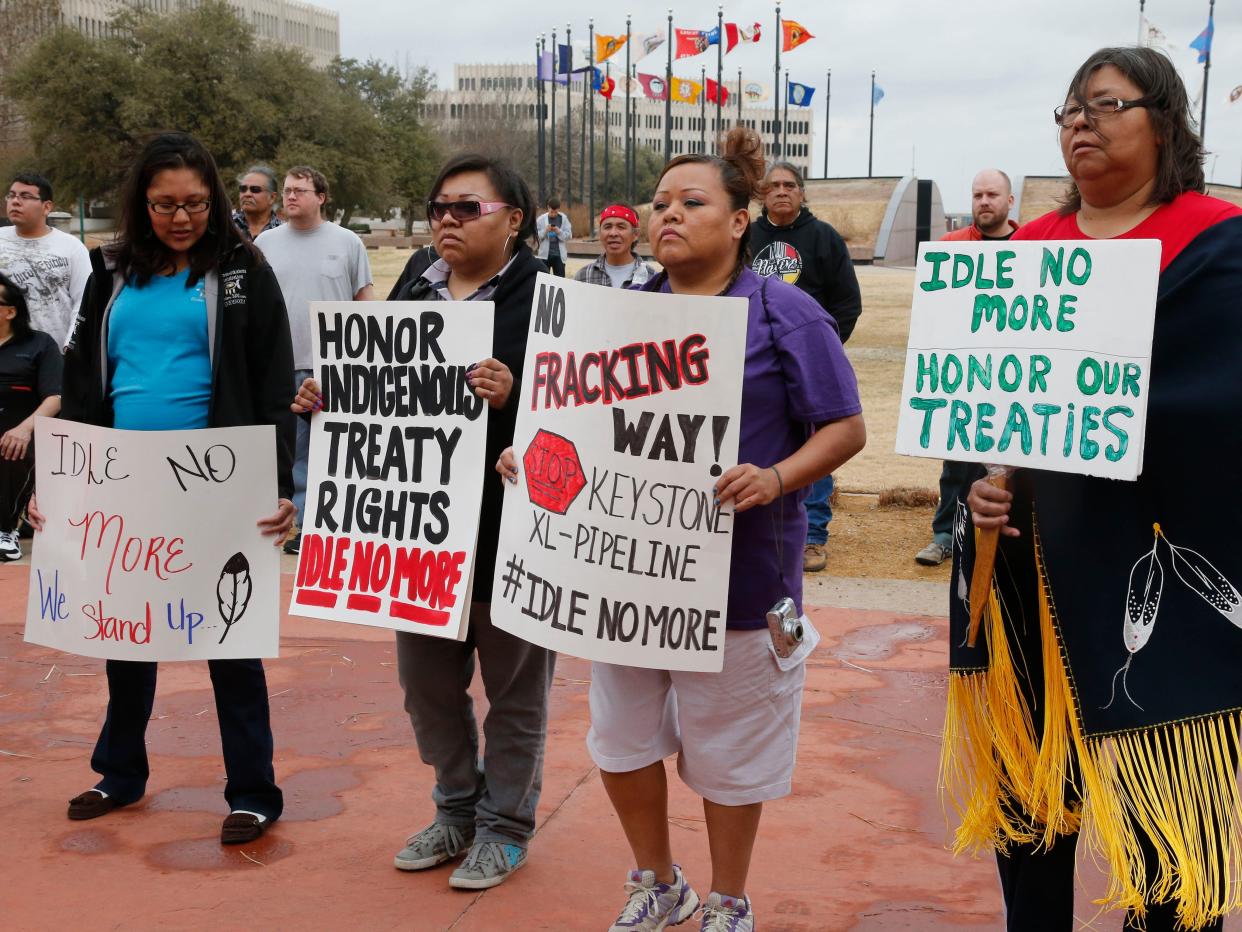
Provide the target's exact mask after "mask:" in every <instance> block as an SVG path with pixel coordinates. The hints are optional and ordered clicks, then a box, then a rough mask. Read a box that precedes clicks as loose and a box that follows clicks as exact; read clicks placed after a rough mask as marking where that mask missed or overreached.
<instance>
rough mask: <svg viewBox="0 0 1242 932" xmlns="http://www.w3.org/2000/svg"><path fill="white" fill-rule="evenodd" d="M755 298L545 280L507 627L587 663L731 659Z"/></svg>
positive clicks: (502, 607) (663, 664) (509, 569)
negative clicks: (749, 323)
mask: <svg viewBox="0 0 1242 932" xmlns="http://www.w3.org/2000/svg"><path fill="white" fill-rule="evenodd" d="M746 319H747V303H746V301H745V300H743V299H741V298H699V297H680V296H673V295H660V294H648V293H643V292H635V291H623V290H619V289H614V288H602V287H600V286H598V285H587V284H584V283H580V282H574V281H566V280H564V279H560V278H554V277H552V276H550V275H540V276H539V278H538V284H537V286H536V291H535V299H534V306H533V308H532V312H531V330H530V339H529V342H528V343H527V347H526V363H525V372H524V375H523V379H522V385H521V392H522V394H521V398H520V399H519V401H520V404H521V407H520V408H519V409H518V418H517V428H516V431H515V434H514V451H515V453H516V455H517V457H518V461H519V471H520V475H519V479H518V483H517V484H516V485H506V489H505V503H504V512H503V515H502V519H501V527H500V542H499V552H498V554H497V557H496V575H495V578H494V581H493V585H492V621H493V623H495V624H496V625H497V626H498V627H500V628H503V629H504V630H506V631H509V632H510V633H512V634H515V635H517V636H518V637H521V638H524V639H525V640H528V641H531V642H533V643H535V644H540V645H542V646H544V647H548V648H551V649H553V650H556V651H560V652H562V653H566V654H570V655H572V656H575V657H585V658H587V659H589V660H602V661H607V662H610V663H619V664H625V665H628V666H637V667H654V668H658V669H667V670H701V671H709V672H710V671H717V670H720V669H721V666H722V664H723V663H724V636H725V621H726V611H727V603H728V592H729V556H730V547H731V541H732V532H733V511H732V509H731V508H728V507H726V508H721V507H720V506H718V505H715V504H714V503H713V498H714V496H713V494H712V487H713V485H714V483H715V479H716V476H717V475H719V474H720V473H721V472H722V471H723V469H728V468H730V467H732V466H733V465H734V464H735V463H736V462H737V449H738V416H739V411H740V409H741V401H742V373H743V365H744V361H745V355H746Z"/></svg>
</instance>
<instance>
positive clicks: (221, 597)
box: [216, 552, 254, 644]
mask: <svg viewBox="0 0 1242 932" xmlns="http://www.w3.org/2000/svg"><path fill="white" fill-rule="evenodd" d="M253 589H254V584H253V583H252V582H251V581H250V561H249V560H247V559H246V555H245V554H244V553H241V552H238V553H235V554H233V555H232V556H231V557H229V558H228V560H227V562H225V564H224V569H222V570H220V579H219V581H218V582H217V583H216V607H217V608H218V609H219V611H220V618H221V619H222V620H223V621H224V633H223V634H222V635H220V643H221V644H223V643H224V639H225V638H226V637H228V636H229V631H231V630H232V628H233V625H235V624H237V623H238V622H239V621H241V617H242V615H244V614H246V606H248V605H249V604H250V593H251V592H252V591H253Z"/></svg>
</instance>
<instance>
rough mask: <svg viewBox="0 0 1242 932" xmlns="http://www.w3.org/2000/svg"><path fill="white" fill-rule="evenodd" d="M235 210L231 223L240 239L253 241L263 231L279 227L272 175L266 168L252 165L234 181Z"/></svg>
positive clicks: (273, 175) (276, 199) (274, 178)
mask: <svg viewBox="0 0 1242 932" xmlns="http://www.w3.org/2000/svg"><path fill="white" fill-rule="evenodd" d="M238 189H239V195H240V196H239V197H238V200H237V203H238V205H239V206H238V208H237V210H235V211H233V222H234V223H235V224H237V229H239V230H241V234H242V236H244V237H245V238H246V239H250V240H253V239H254V238H255V237H256V236H258V235H259V234H260V233H262V232H263V231H264V230H271V229H273V228H275V227H278V226H280V224H281V220H280V217H278V216H276V204H277V202H278V201H279V200H280V196H279V195H278V194H277V193H276V173H275V172H274V171H272V170H271V169H270V168H268V167H267V166H266V165H252V166H251V167H250V168H248V169H246V173H245V174H244V175H242V176H241V178H240V179H238Z"/></svg>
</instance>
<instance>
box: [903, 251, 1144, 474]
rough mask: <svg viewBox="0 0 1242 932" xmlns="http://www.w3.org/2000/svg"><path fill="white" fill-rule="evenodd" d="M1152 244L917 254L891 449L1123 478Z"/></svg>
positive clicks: (1135, 413)
mask: <svg viewBox="0 0 1242 932" xmlns="http://www.w3.org/2000/svg"><path fill="white" fill-rule="evenodd" d="M1159 267H1160V243H1159V242H1158V241H1156V240H1106V241H1101V240H1073V241H1067V242H1046V243H1045V242H1012V241H1010V242H1000V243H981V242H936V243H924V244H923V245H922V246H921V247H920V249H919V258H918V265H917V267H916V269H915V279H914V302H913V306H912V308H911V311H910V342H909V347H908V349H907V351H906V368H905V376H904V379H903V383H902V391H901V413H900V415H899V417H898V423H897V452H898V453H906V454H910V455H912V456H930V457H934V458H936V459H946V460H964V461H968V462H977V463H997V464H1000V465H1006V466H1024V467H1029V468H1033V469H1050V470H1055V471H1058V472H1072V473H1079V474H1082V475H1089V476H1105V477H1108V478H1112V479H1136V478H1138V475H1139V473H1140V471H1141V470H1142V465H1143V440H1144V434H1145V425H1146V419H1147V386H1148V380H1149V377H1150V373H1149V369H1150V362H1151V341H1152V331H1153V328H1154V325H1155V309H1156V280H1157V277H1158V275H1159Z"/></svg>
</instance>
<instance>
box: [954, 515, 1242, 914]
mask: <svg viewBox="0 0 1242 932" xmlns="http://www.w3.org/2000/svg"><path fill="white" fill-rule="evenodd" d="M1035 554H1036V557H1035V558H1036V562H1037V566H1038V569H1039V577H1040V581H1041V584H1040V591H1039V624H1040V641H1041V649H1042V654H1043V666H1044V684H1043V687H1044V688H1043V697H1044V709H1043V740H1042V741H1041V742H1039V744H1038V745H1037V744H1036V739H1035V729H1034V726H1033V723H1032V717H1031V715H1032V713H1031V710H1030V709H1029V708H1028V707H1027V703H1026V701H1025V699H1024V697H1023V695H1022V691H1021V688H1020V687H1019V683H1018V677H1017V671H1016V668H1015V665H1014V657H1013V655H1012V653H1011V651H1010V646H1009V642H1008V639H1007V638H1006V636H1005V626H1004V624H1003V623H1002V620H1001V606H1000V601H999V599H998V598H997V595H996V591H995V588H993V590H992V591H991V593H990V594H989V598H988V605H987V609H986V611H985V612H984V619H983V625H984V630H985V635H986V637H987V645H988V669H987V670H986V671H953V672H951V675H950V677H949V690H948V708H947V711H946V716H945V725H944V736H943V741H942V744H941V752H940V790H941V798H942V800H943V801H944V802H946V803H947V804H948V805H950V806H951V807H952V808H953V809H954V810H955V812H956V814H957V817H958V820H959V825H958V828H957V831H956V833H955V835H954V841H953V850H954V853H960V852H962V851H970V852H971V853H972V854H976V855H977V854H979V853H980V852H981V851H982V850H984V849H987V848H992V849H995V850H1003V849H1004V848H1005V847H1006V846H1007V845H1008V844H1010V843H1024V844H1030V843H1037V844H1039V845H1040V846H1046V847H1050V846H1051V845H1052V844H1053V843H1054V842H1055V841H1056V839H1057V838H1058V837H1059V836H1062V835H1067V834H1072V833H1074V832H1077V831H1079V829H1080V828H1081V831H1082V835H1083V838H1084V839H1085V840H1086V841H1087V843H1088V845H1089V846H1090V848H1091V850H1092V851H1093V852H1095V853H1097V854H1098V855H1100V856H1101V857H1102V858H1103V860H1104V862H1105V863H1106V864H1107V865H1108V869H1109V887H1108V892H1107V894H1106V895H1105V897H1104V898H1103V899H1102V900H1100V901H1099V903H1100V905H1103V906H1105V907H1106V908H1110V909H1112V908H1121V909H1130V910H1134V911H1135V912H1136V913H1137V914H1139V915H1140V916H1141V915H1142V914H1143V911H1144V906H1143V903H1144V900H1149V901H1151V902H1166V901H1176V903H1177V914H1178V919H1179V920H1180V922H1181V924H1182V926H1183V927H1185V928H1187V929H1197V928H1200V927H1202V926H1203V925H1205V924H1207V923H1208V922H1211V921H1212V920H1214V919H1216V918H1218V917H1220V916H1222V915H1224V914H1225V913H1228V912H1230V911H1233V910H1236V909H1238V908H1239V907H1242V876H1240V870H1242V797H1240V795H1239V792H1238V782H1237V778H1236V775H1235V773H1234V764H1233V762H1234V761H1236V760H1237V759H1238V756H1239V747H1240V746H1242V737H1240V733H1239V728H1240V724H1242V722H1240V720H1239V710H1236V709H1235V710H1229V711H1224V712H1221V713H1218V714H1216V715H1211V716H1207V717H1203V718H1197V719H1192V720H1189V721H1179V722H1170V723H1167V724H1164V725H1159V726H1154V727H1152V728H1146V729H1142V730H1136V731H1127V732H1122V733H1118V734H1112V735H1105V736H1100V737H1092V738H1085V737H1084V736H1083V734H1082V728H1081V722H1080V718H1079V715H1078V712H1077V709H1078V702H1077V695H1076V692H1075V689H1074V684H1073V680H1072V677H1071V675H1070V673H1069V670H1068V667H1067V665H1066V663H1065V658H1064V653H1063V650H1064V648H1063V645H1062V643H1061V639H1060V636H1059V633H1058V622H1057V620H1056V607H1055V604H1054V602H1053V600H1052V597H1051V594H1050V592H1049V586H1048V579H1047V576H1046V574H1045V571H1044V566H1043V560H1042V551H1041V549H1040V546H1039V537H1038V533H1036V535H1035ZM1139 832H1142V834H1143V836H1145V837H1146V838H1147V839H1148V841H1149V842H1150V843H1151V844H1152V845H1153V846H1154V847H1155V850H1156V860H1157V863H1156V870H1155V873H1154V876H1149V872H1148V870H1147V868H1146V865H1145V864H1144V860H1143V855H1142V850H1141V848H1140V847H1139V841H1138V839H1139V834H1138V833H1139Z"/></svg>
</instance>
